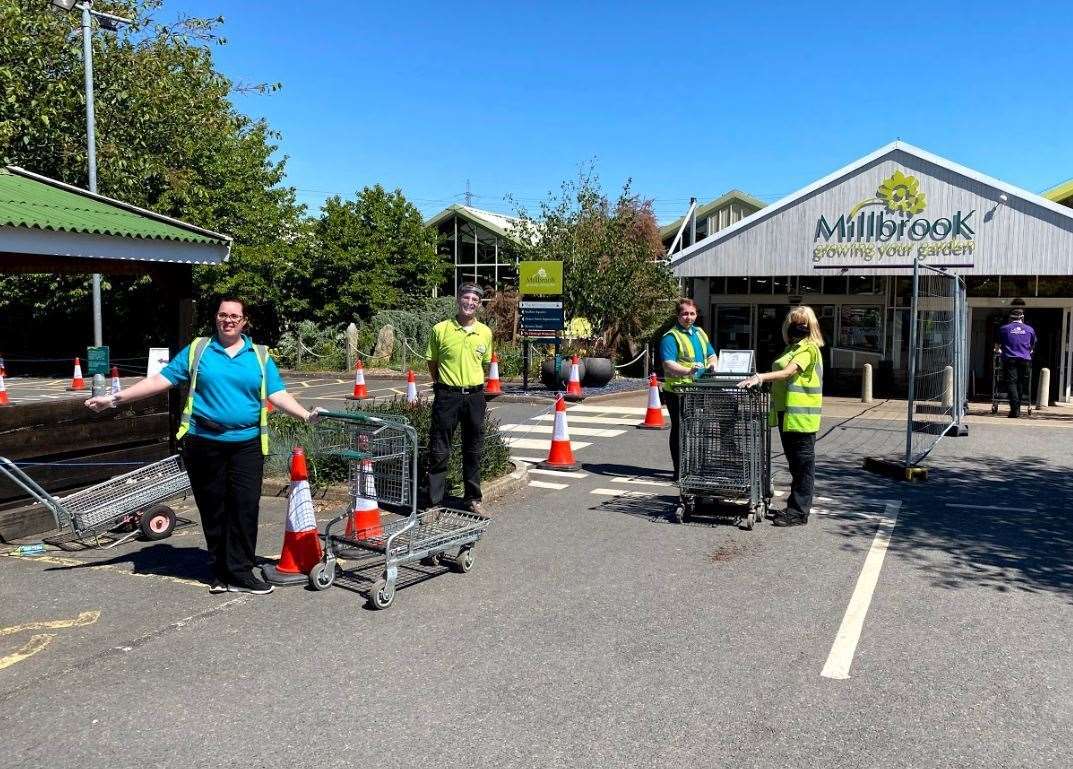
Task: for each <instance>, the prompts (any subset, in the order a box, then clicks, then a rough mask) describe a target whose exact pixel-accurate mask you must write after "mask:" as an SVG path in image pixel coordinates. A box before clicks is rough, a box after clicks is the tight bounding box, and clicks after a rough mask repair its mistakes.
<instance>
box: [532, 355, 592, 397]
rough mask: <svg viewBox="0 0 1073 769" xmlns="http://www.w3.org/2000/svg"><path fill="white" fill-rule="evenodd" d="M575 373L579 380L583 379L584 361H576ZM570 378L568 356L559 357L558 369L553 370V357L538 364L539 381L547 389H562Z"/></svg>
mask: <svg viewBox="0 0 1073 769" xmlns="http://www.w3.org/2000/svg"><path fill="white" fill-rule="evenodd" d="M577 375H578V377H580V379H581V381H582V382H584V381H585V361H581V362H580V363H578V367H577ZM569 379H570V358H567V357H566V356H563V357H562V358H560V359H559V371H558V373H556V371H555V359H554V358H547V359H546V360H545V361H544V362H543V363H541V364H540V381H541V382H542V383H543V384H544V386H545V387H547V388H548V389H549V390H564V389H566V383H567V381H569Z"/></svg>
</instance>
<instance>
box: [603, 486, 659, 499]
mask: <svg viewBox="0 0 1073 769" xmlns="http://www.w3.org/2000/svg"><path fill="white" fill-rule="evenodd" d="M589 493H590V494H598V495H600V496H604V497H655V496H658V495H659V492H657V491H638V490H636V489H606V488H600V489H593V490H592V491H590V492H589Z"/></svg>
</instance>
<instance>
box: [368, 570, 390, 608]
mask: <svg viewBox="0 0 1073 769" xmlns="http://www.w3.org/2000/svg"><path fill="white" fill-rule="evenodd" d="M394 600H395V586H394V585H392V586H391V588H390V590H389V589H388V586H387V580H386V579H384V578H383V577H381V578H380V579H378V580H376V582H374V583H373V587H372V589H371V590H370V591H369V605H370V606H372V607H373V608H374V609H386V608H388V607H389V606H391V604H392V602H393V601H394Z"/></svg>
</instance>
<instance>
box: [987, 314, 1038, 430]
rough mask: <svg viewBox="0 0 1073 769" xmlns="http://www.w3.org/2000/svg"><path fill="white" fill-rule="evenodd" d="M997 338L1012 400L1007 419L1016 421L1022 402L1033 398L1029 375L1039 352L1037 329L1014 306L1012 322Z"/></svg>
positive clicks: (997, 349)
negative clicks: (1034, 358) (1037, 349)
mask: <svg viewBox="0 0 1073 769" xmlns="http://www.w3.org/2000/svg"><path fill="white" fill-rule="evenodd" d="M998 339H999V341H998V344H996V345H995V348H996V350H995V351H996V352H998V353H1000V354H1001V356H1002V369H1003V372H1004V373H1005V375H1006V395H1007V397H1008V398H1009V401H1010V413H1009V414H1008V415H1007V416H1009V417H1010V418H1011V419H1017V418H1019V417H1020V416H1021V403H1022V402H1023V401H1025V400H1026V399H1028V400H1030V399H1031V398H1032V393H1031V392H1030V390H1031V385H1030V383H1029V372H1030V371H1031V370H1032V354H1033V353H1034V352H1035V351H1036V330H1035V329H1034V328H1032V327H1031V326H1030V325H1028V324H1027V323H1025V311H1024V310H1022V309H1021V308H1020V307H1014V308H1013V309H1012V310H1010V322H1009V323H1007V324H1006V325H1005V326H1003V327H1002V328H1000V329H999V330H998Z"/></svg>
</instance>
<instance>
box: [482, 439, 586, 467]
mask: <svg viewBox="0 0 1073 769" xmlns="http://www.w3.org/2000/svg"><path fill="white" fill-rule="evenodd" d="M503 442H504V443H505V444H507V446H509V447H510V448H512V449H541V450H544V451H549V450H550V449H551V440H550V439H549V440H541V439H539V438H519V437H517V436H515V435H504V436H503ZM591 445H592V444H591V443H586V442H585V441H572V442H571V446H572V447H573V449H574V451H577V450H578V449H583V448H585V447H586V446H591ZM537 461H538V462H543V461H544V460H543V459H538V460H537Z"/></svg>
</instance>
